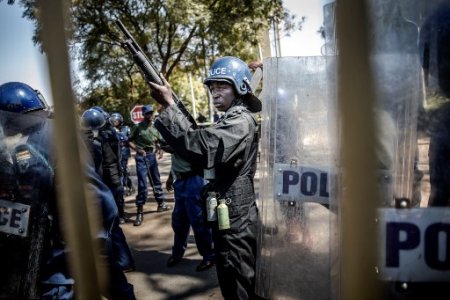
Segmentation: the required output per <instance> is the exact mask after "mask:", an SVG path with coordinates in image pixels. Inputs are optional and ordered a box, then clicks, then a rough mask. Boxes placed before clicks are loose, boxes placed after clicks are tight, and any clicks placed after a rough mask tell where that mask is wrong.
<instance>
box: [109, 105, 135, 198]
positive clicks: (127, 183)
mask: <svg viewBox="0 0 450 300" xmlns="http://www.w3.org/2000/svg"><path fill="white" fill-rule="evenodd" d="M109 122H110V123H111V125H112V126H113V127H114V129H115V130H116V132H117V135H118V136H119V140H120V155H121V157H122V158H121V160H120V165H121V167H122V184H123V187H124V189H125V194H126V195H128V196H129V195H131V194H132V193H133V192H134V188H133V182H132V181H131V178H130V174H129V172H128V159H129V158H130V157H131V150H130V145H128V138H129V136H130V134H131V129H130V127H129V126H126V125H124V124H123V117H122V115H121V114H120V113H117V112H116V113H112V114H111V117H110V118H109Z"/></svg>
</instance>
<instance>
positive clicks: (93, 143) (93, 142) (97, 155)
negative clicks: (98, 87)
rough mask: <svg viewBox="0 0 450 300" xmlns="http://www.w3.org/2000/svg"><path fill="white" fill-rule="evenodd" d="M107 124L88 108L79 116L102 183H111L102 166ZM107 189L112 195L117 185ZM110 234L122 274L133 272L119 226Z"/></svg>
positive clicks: (126, 244)
mask: <svg viewBox="0 0 450 300" xmlns="http://www.w3.org/2000/svg"><path fill="white" fill-rule="evenodd" d="M107 123H108V122H107V120H106V115H105V114H104V113H101V112H100V111H99V110H98V109H94V108H90V109H88V110H86V111H85V112H83V114H82V116H81V125H82V132H83V134H84V137H85V142H86V144H87V146H88V149H89V151H90V152H91V155H92V159H93V160H94V165H95V166H96V169H97V170H98V171H97V173H98V174H99V175H100V177H101V178H102V180H103V182H105V181H106V182H109V183H111V182H113V181H112V180H111V179H110V178H111V176H109V177H108V176H106V177H105V173H104V170H105V167H104V165H103V164H104V161H105V158H104V155H105V153H106V155H110V151H108V149H111V146H110V144H109V143H108V142H107V140H106V139H105V138H103V139H102V137H101V135H100V133H101V132H102V131H106V130H108V129H105V127H106V126H107ZM113 133H114V132H113ZM105 135H106V134H105ZM105 148H106V150H105ZM106 174H111V173H106ZM106 182H105V183H106ZM108 187H109V188H110V190H111V192H113V195H114V191H113V190H112V188H116V193H117V184H116V185H112V188H111V187H110V186H108ZM122 190H123V189H122ZM119 196H121V199H122V200H123V194H119ZM114 200H115V202H116V206H117V208H118V209H119V223H120V224H123V223H124V222H125V221H124V212H122V213H120V207H119V205H117V199H114ZM122 210H123V206H122ZM111 233H112V251H113V252H114V256H115V257H116V259H117V262H118V263H119V265H120V266H121V268H122V270H123V271H124V272H130V271H134V270H135V263H134V259H133V256H132V254H131V251H130V248H129V247H128V243H127V240H126V237H125V234H124V233H123V231H122V228H120V226H119V224H117V223H114V226H113V227H112V229H111Z"/></svg>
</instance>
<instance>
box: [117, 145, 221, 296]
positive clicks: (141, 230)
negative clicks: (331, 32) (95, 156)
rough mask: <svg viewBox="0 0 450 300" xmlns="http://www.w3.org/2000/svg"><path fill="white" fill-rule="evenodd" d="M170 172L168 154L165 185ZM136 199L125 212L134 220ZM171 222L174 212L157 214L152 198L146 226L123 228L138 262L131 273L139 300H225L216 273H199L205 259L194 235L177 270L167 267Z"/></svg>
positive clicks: (163, 164) (147, 207) (170, 200)
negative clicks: (197, 267) (200, 264)
mask: <svg viewBox="0 0 450 300" xmlns="http://www.w3.org/2000/svg"><path fill="white" fill-rule="evenodd" d="M129 163H130V171H131V172H132V180H133V184H134V186H135V187H137V183H136V177H135V173H136V172H135V165H134V158H131V159H130V161H129ZM169 169H170V155H169V154H165V155H164V158H163V159H162V160H160V161H159V170H160V173H161V180H162V182H163V183H165V181H166V178H167V175H168V172H169ZM163 186H164V184H163ZM150 194H151V193H150ZM166 198H167V202H168V203H169V204H170V205H172V206H173V205H174V204H173V193H166ZM134 199H135V195H131V196H129V197H127V198H126V199H125V210H126V212H128V213H129V215H130V217H131V218H132V220H134V216H135V214H136V206H135V204H134ZM170 222H171V211H168V212H163V213H157V212H156V202H155V201H154V199H153V198H152V199H151V200H150V202H147V204H146V205H145V206H144V222H143V224H142V225H141V226H139V227H135V226H133V224H132V221H131V222H129V223H126V224H124V225H122V229H123V231H124V232H125V235H126V237H127V241H128V244H129V246H130V247H131V250H132V253H133V255H134V258H135V261H136V268H137V269H136V271H134V272H130V273H127V277H128V280H129V281H130V283H132V284H133V285H134V288H135V293H136V297H137V298H138V299H139V300H147V299H148V300H159V299H192V300H194V299H195V300H200V299H209V300H219V299H223V298H222V296H221V293H220V290H219V285H218V282H217V276H216V269H215V268H211V269H209V270H206V271H204V272H196V271H195V267H196V266H197V265H198V264H199V263H200V261H201V256H200V255H199V254H198V251H197V248H196V246H195V241H194V237H193V235H192V232H191V235H190V236H189V242H188V249H187V251H186V254H185V256H184V260H183V261H182V262H181V263H180V264H179V265H176V266H175V267H172V268H167V267H166V261H167V259H168V258H169V256H170V254H171V247H172V244H173V231H172V228H171V224H170Z"/></svg>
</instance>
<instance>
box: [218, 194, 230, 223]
mask: <svg viewBox="0 0 450 300" xmlns="http://www.w3.org/2000/svg"><path fill="white" fill-rule="evenodd" d="M219 203H220V204H219V206H217V219H218V221H219V230H226V229H230V217H229V215H228V206H227V205H226V204H225V199H220V200H219Z"/></svg>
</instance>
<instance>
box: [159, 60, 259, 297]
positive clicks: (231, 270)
mask: <svg viewBox="0 0 450 300" xmlns="http://www.w3.org/2000/svg"><path fill="white" fill-rule="evenodd" d="M250 78H251V75H250V71H249V69H248V67H247V65H246V64H245V63H244V62H243V61H242V60H240V59H238V58H236V57H223V58H220V59H218V60H216V61H215V62H214V63H213V65H212V66H211V69H210V71H209V76H208V77H207V78H206V79H205V84H207V85H208V86H209V88H210V90H211V93H212V96H213V103H214V105H215V106H216V108H218V109H219V110H221V111H224V112H225V114H224V115H223V116H222V118H221V119H219V121H218V122H217V124H215V125H213V126H211V127H209V128H205V129H194V126H193V124H192V123H191V122H190V121H189V119H188V118H186V116H185V115H183V113H182V112H181V110H180V109H179V108H178V107H177V105H175V104H173V99H172V96H171V95H172V92H171V90H170V86H168V84H167V83H164V86H158V85H152V86H153V87H154V89H155V92H154V93H152V96H153V97H154V98H155V99H156V100H157V101H158V102H160V103H161V104H162V105H163V106H164V107H166V108H165V110H164V111H163V112H161V113H160V115H159V117H158V118H157V119H156V121H155V127H156V128H157V129H158V130H159V132H160V133H161V135H162V136H163V138H164V140H165V141H166V142H167V143H168V144H169V145H170V146H172V148H173V149H174V152H176V153H177V154H178V155H180V156H182V157H183V158H184V159H186V160H188V161H189V162H191V163H192V164H194V165H195V164H197V166H198V167H200V168H202V169H205V173H204V174H205V179H207V180H209V182H210V183H209V184H208V185H207V191H208V192H212V193H215V195H216V196H217V199H219V201H220V199H224V201H225V202H226V204H227V206H228V211H229V221H230V228H229V229H222V230H219V226H218V223H217V222H211V226H212V234H213V241H214V248H215V249H214V250H215V258H216V266H217V275H218V279H219V284H220V289H221V292H222V295H223V296H224V298H225V299H233V300H235V299H255V298H257V297H256V296H255V293H254V288H255V266H256V253H257V238H256V234H257V226H258V209H257V206H256V201H255V200H256V199H255V192H254V186H253V178H254V176H255V172H256V158H257V154H258V130H257V123H256V120H255V119H254V117H253V116H252V114H251V112H258V111H260V110H261V102H260V101H259V99H258V98H256V97H255V96H254V95H253V93H252V90H251V87H250ZM169 95H170V96H169Z"/></svg>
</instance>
